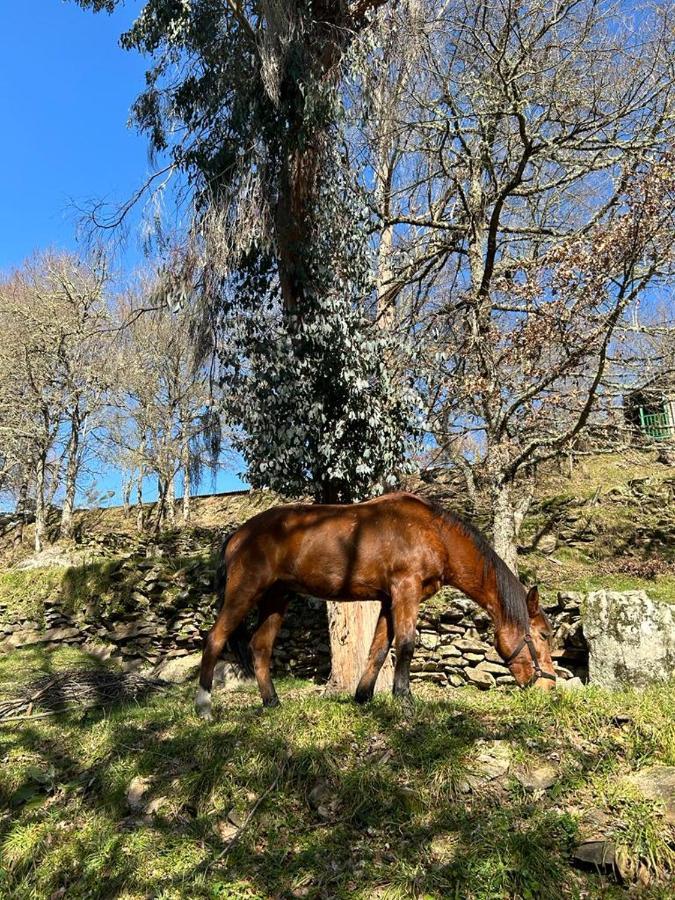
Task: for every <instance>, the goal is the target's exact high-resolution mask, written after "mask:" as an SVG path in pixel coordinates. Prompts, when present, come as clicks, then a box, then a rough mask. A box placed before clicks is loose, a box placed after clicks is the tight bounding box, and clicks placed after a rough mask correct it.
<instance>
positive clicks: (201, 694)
mask: <svg viewBox="0 0 675 900" xmlns="http://www.w3.org/2000/svg"><path fill="white" fill-rule="evenodd" d="M195 709H196V710H197V715H198V716H199V717H200V718H201V719H210V718H211V692H210V691H207V690H206V689H205V688H203V687H201V686H200V688H199V690H198V691H197V696H196V698H195Z"/></svg>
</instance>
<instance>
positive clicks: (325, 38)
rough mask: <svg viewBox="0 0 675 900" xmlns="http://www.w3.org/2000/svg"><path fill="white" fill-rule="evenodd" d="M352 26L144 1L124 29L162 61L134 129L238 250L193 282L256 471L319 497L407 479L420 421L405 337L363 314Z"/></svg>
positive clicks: (292, 490)
mask: <svg viewBox="0 0 675 900" xmlns="http://www.w3.org/2000/svg"><path fill="white" fill-rule="evenodd" d="M82 2H83V5H88V6H92V7H94V8H95V9H101V8H106V9H107V8H110V7H111V6H112V3H107V2H100V0H89V2H86V0H82ZM235 6H236V7H237V10H235V9H233V7H235ZM251 22H253V23H254V24H255V28H256V29H257V40H255V41H254V40H252V31H251V26H250V25H247V23H251ZM358 24H359V26H360V25H361V24H362V23H361V22H359V23H358ZM356 25H357V23H356V22H355V21H353V20H352V19H351V14H350V12H349V10H348V7H347V6H346V5H343V4H320V5H318V4H316V3H314V2H313V0H302V2H300V3H295V4H293V3H288V4H280V5H279V8H278V9H277V11H276V12H274V10H272V11H271V12H270V10H267V11H266V13H265V16H261V14H260V10H259V9H258V7H257V6H256V5H255V4H249V3H242V4H223V3H221V2H219V0H203V2H200V3H182V2H177V0H148V2H146V4H145V6H144V7H143V9H142V11H141V14H140V15H139V17H138V18H137V20H136V22H135V23H134V25H133V27H132V28H131V30H130V31H129V32H128V33H127V34H125V35H124V36H123V38H122V43H123V46H125V47H127V48H133V49H136V50H139V51H141V52H143V53H145V54H148V55H150V56H151V58H152V59H153V60H154V65H153V67H152V68H151V69H150V70H149V72H148V75H147V88H146V90H145V91H144V92H143V93H142V94H141V95H140V97H139V98H138V100H137V101H136V104H135V106H134V119H135V121H136V124H137V125H138V126H139V128H140V129H141V130H142V131H144V132H145V133H146V134H147V135H148V137H149V140H150V143H151V146H152V148H153V149H154V150H155V151H160V152H170V153H171V155H172V156H173V159H174V161H175V162H176V164H177V165H178V166H179V167H180V168H181V169H182V170H183V171H184V172H186V173H187V175H188V177H189V179H190V181H191V184H192V186H193V189H194V193H195V209H196V220H197V231H198V232H199V233H200V234H202V233H203V232H202V229H201V225H202V223H203V222H204V221H208V213H209V211H211V212H212V211H213V210H216V211H217V213H218V215H219V216H220V223H221V227H222V228H224V230H225V232H226V234H225V235H224V238H223V241H224V243H226V244H227V246H228V251H227V256H228V258H227V260H225V261H223V260H221V261H220V262H219V263H216V262H214V258H213V254H212V253H209V252H206V253H205V259H204V261H203V262H202V264H201V272H200V274H199V275H198V276H197V278H196V280H197V281H198V282H199V284H200V288H201V290H202V292H203V294H204V302H205V303H206V305H207V306H208V308H209V310H210V313H209V314H210V315H211V316H215V317H218V316H219V317H220V318H219V321H220V327H221V331H223V332H225V333H226V334H228V336H229V335H233V336H234V340H232V341H231V342H228V346H227V350H226V353H224V354H223V355H222V358H221V362H222V363H223V367H224V369H225V370H227V371H229V373H230V376H231V377H229V378H227V379H226V381H227V382H228V384H227V389H226V394H227V395H228V398H229V399H228V402H227V414H228V418H229V419H230V421H232V422H233V423H234V424H236V425H238V426H239V428H240V434H241V441H240V449H241V450H242V452H243V454H244V456H245V458H246V461H247V463H248V473H247V475H248V478H249V480H250V481H251V483H252V484H254V485H257V486H266V487H272V488H273V489H276V490H278V491H280V492H282V493H285V494H289V495H296V496H297V495H302V494H307V493H311V494H314V496H316V497H317V498H320V499H324V500H337V499H341V500H349V499H353V498H357V497H363V496H367V495H368V494H371V493H377V492H381V491H382V490H384V489H385V487H386V486H388V485H391V484H393V483H395V482H396V480H397V477H398V475H400V474H401V473H402V472H404V471H406V469H407V468H409V461H408V460H409V456H410V454H409V450H410V448H411V443H412V441H413V440H414V438H415V437H416V435H417V433H418V431H419V424H418V421H417V418H416V410H415V405H416V398H415V396H414V394H413V392H412V388H411V385H410V384H408V383H407V382H406V380H405V379H402V378H394V377H393V374H392V364H391V363H392V359H393V357H394V356H395V355H397V356H398V357H399V359H398V369H399V370H400V369H401V368H403V366H404V364H405V352H403V353H402V352H401V351H402V350H404V348H401V347H400V346H396V347H395V346H394V344H393V342H392V341H391V340H390V339H387V338H385V336H384V335H383V334H382V333H381V331H380V329H378V328H377V326H376V325H375V323H374V322H373V321H372V318H371V317H369V316H368V315H367V314H366V307H367V303H368V300H369V298H370V297H371V296H372V283H371V280H370V272H371V268H372V267H371V260H370V259H369V257H368V252H367V251H368V245H369V234H370V232H371V229H370V225H371V223H370V222H369V218H368V212H367V209H366V207H365V203H364V201H363V199H362V198H361V197H360V196H359V193H358V191H357V190H356V186H355V184H353V183H352V179H351V178H350V177H349V176H348V175H347V174H346V173H347V168H348V167H347V166H346V164H345V161H344V160H343V159H341V157H340V155H339V153H338V152H337V149H336V148H337V147H338V146H339V134H338V127H337V125H338V123H339V121H340V120H341V118H342V114H343V110H342V99H341V94H340V67H339V65H338V62H339V60H340V58H341V54H342V53H343V51H344V50H345V49H346V47H347V46H348V45H349V43H350V41H351V40H352V37H353V35H354V33H355V28H356ZM176 64H180V69H178V68H177V66H176ZM177 71H180V73H181V74H180V76H179V77H176V72H177ZM251 197H256V198H257V203H258V206H257V207H256V206H255V205H254V206H253V207H251V202H252V201H251ZM251 219H253V220H254V221H251ZM223 223H224V224H223ZM265 223H266V224H265ZM207 227H208V226H207ZM221 237H223V236H222V235H221ZM223 241H221V243H222V242H223ZM187 268H189V269H190V271H189V273H188V277H189V278H190V282H191V283H192V282H193V281H194V280H195V272H194V260H191V261H190V263H189V265H188V266H187ZM282 283H285V284H286V288H285V291H284V298H283V305H282V304H281V301H280V293H281V284H282ZM291 296H292V301H291Z"/></svg>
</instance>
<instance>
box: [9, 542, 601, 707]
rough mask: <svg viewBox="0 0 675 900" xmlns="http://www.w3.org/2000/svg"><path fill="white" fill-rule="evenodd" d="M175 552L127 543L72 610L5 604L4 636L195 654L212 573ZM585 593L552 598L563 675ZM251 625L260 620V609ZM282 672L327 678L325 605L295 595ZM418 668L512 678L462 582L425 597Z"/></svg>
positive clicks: (570, 669) (581, 662)
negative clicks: (97, 590) (9, 611)
mask: <svg viewBox="0 0 675 900" xmlns="http://www.w3.org/2000/svg"><path fill="white" fill-rule="evenodd" d="M172 559H175V556H173V554H172V555H171V556H168V555H167V556H164V555H163V554H159V553H157V552H153V551H152V549H151V548H150V547H147V548H143V553H142V555H136V554H135V553H131V552H127V553H126V554H125V555H124V556H122V557H118V558H117V565H116V567H115V568H114V570H113V571H112V572H110V571H109V572H108V575H107V577H108V581H109V584H108V585H107V587H106V591H105V596H103V597H101V598H98V597H96V598H94V600H93V601H92V602H91V603H90V605H89V607H88V608H87V609H85V610H82V611H77V612H76V613H75V615H73V616H71V615H69V614H68V612H66V611H65V610H64V607H63V605H62V601H61V598H60V597H59V596H56V597H54V598H50V599H49V600H47V601H46V602H45V605H44V627H42V626H41V625H40V626H39V625H38V623H36V622H33V621H28V620H23V619H22V620H19V621H16V622H8V621H7V618H6V611H5V615H4V616H3V610H0V622H3V624H2V625H0V646H1V645H2V643H3V637H4V643H5V647H6V648H10V647H23V646H29V645H32V644H44V645H47V646H55V645H57V644H60V643H78V644H81V645H82V646H83V648H84V649H85V650H87V651H88V652H90V653H93V654H95V655H97V656H99V657H100V658H102V659H113V660H115V661H117V662H118V663H119V664H120V665H121V666H122V667H123V668H124V669H126V670H128V671H133V670H152V669H153V668H155V667H157V666H158V665H160V664H162V663H165V662H166V661H168V660H172V659H177V658H180V657H186V656H190V657H193V656H196V655H197V654H198V653H199V651H200V650H201V647H202V644H203V640H204V637H205V635H206V633H207V632H208V629H209V628H210V627H211V625H212V624H213V622H214V620H215V617H216V614H217V602H216V600H215V597H214V595H213V592H212V579H213V573H212V572H211V571H210V569H209V566H208V564H207V563H206V561H205V560H203V559H195V560H191V561H188V562H187V563H186V564H185V565H184V566H183V567H182V568H180V569H177V570H176V569H175V568H172V565H175V564H172V562H171V560H172ZM580 601H581V595H579V594H574V593H569V592H568V593H561V594H559V595H558V596H557V597H556V598H555V599H554V600H552V601H550V602H549V603H548V604H547V606H546V611H547V613H548V614H549V616H550V618H551V620H552V623H553V625H554V633H555V640H554V645H555V646H556V649H555V650H554V652H553V657H554V661H555V663H556V665H557V667H558V671H559V674H560V675H561V676H562V677H570V676H571V675H581V676H582V677H584V678H585V677H586V675H587V666H588V650H587V648H586V644H585V641H584V637H583V632H582V628H581V621H580V608H579V607H580ZM249 624H250V627H254V626H255V614H254V615H253V617H252V619H251V622H250V623H249ZM273 668H274V671H275V673H276V674H277V675H292V676H295V677H300V678H313V679H316V680H318V681H322V680H324V679H325V678H326V677H327V676H328V674H329V672H330V647H329V643H328V625H327V619H326V606H325V604H324V603H322V602H320V601H315V600H308V599H303V598H300V597H298V598H295V599H293V600H292V601H291V603H290V606H289V611H288V615H287V618H286V620H285V622H284V627H283V628H282V630H281V632H280V635H279V639H278V641H277V644H276V646H275V651H274V658H273ZM412 678H413V679H414V680H417V681H429V682H432V683H434V684H438V685H441V686H449V687H461V686H462V685H465V684H473V685H475V686H476V687H478V688H480V689H483V690H487V689H489V688H494V687H499V686H501V685H507V684H510V683H512V682H513V679H512V677H511V675H510V673H509V671H508V669H507V668H506V666H504V664H503V663H502V661H501V659H500V658H499V656H498V654H497V653H496V651H495V650H494V647H493V634H492V629H491V623H490V619H489V617H488V616H487V615H486V613H485V612H484V611H483V610H482V609H481V608H480V607H478V606H477V605H476V604H475V603H473V602H471V601H469V600H467V599H466V597H464V596H463V595H462V594H460V593H459V592H457V591H453V590H450V589H446V590H444V591H443V592H442V593H441V594H439V595H437V596H436V597H435V598H433V600H431V601H429V603H427V604H426V605H425V606H423V607H422V610H421V612H420V618H419V625H418V640H417V649H416V652H415V656H414V658H413V662H412Z"/></svg>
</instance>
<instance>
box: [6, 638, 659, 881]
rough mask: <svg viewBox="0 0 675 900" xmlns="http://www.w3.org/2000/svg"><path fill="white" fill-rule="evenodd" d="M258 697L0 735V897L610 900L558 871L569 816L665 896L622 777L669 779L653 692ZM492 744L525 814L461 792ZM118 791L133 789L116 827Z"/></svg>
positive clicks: (289, 684) (650, 821)
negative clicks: (407, 700)
mask: <svg viewBox="0 0 675 900" xmlns="http://www.w3.org/2000/svg"><path fill="white" fill-rule="evenodd" d="M77 657H78V654H77V653H76V652H75V651H66V652H60V653H59V654H58V655H57V654H53V655H50V654H44V653H43V654H39V653H38V652H37V651H27V652H21V653H19V652H17V653H14V654H12V655H11V662H8V661H7V658H5V659H4V660H3V661H2V666H0V672H1V671H3V670H4V671H5V673H6V672H7V671H8V670H9V669H10V668H12V666H13V668H14V671H15V673H16V672H20V673H21V675H22V677H23V678H24V679H25V680H30V679H31V678H33V677H35V676H36V674H37V671H38V670H39V669H40V668H42V669H44V668H45V667H50V670H54V669H55V668H63V667H67V666H72V665H75V664H79V665H87V664H90V661H89V660H88V659H87V658H86V657H85V656H84V655H83V654H80V655H79V659H78V658H77ZM66 664H67V665H66ZM279 693H280V695H281V697H282V700H283V701H284V705H283V706H282V707H281V708H280V709H277V710H271V711H269V710H268V711H263V710H262V709H261V708H260V706H259V701H258V698H257V696H256V695H255V693H254V692H251V691H245V692H237V693H220V694H217V695H216V698H215V701H216V702H215V709H216V718H215V721H214V722H213V723H212V724H209V725H204V724H203V723H201V722H199V721H198V720H197V719H196V718H195V716H194V715H193V711H192V699H193V698H192V689H191V688H189V687H186V688H178V689H174V690H172V691H171V692H168V693H166V694H161V695H152V696H151V697H149V698H147V699H146V700H144V701H143V702H142V703H140V704H129V705H126V706H123V707H118V708H115V709H113V710H110V711H109V712H107V713H103V712H101V711H89V712H86V713H71V714H69V715H67V716H60V717H55V718H47V719H40V720H35V721H33V722H30V721H27V722H22V723H19V724H16V723H14V724H12V725H7V726H4V727H0V759H2V766H1V767H0V808H1V809H2V810H3V812H1V813H0V896H11V897H26V898H28V897H43V896H51V895H52V894H53V893H54V892H55V891H57V890H60V889H61V888H63V889H65V891H66V894H65V896H68V897H69V898H70V897H82V898H84V897H86V898H90V897H110V896H116V897H117V896H120V897H149V896H152V897H166V898H172V897H185V896H189V897H209V898H211V897H231V898H258V897H260V898H268V897H273V896H279V897H287V896H307V897H317V898H318V897H336V898H342V897H344V898H347V897H350V898H352V897H362V898H371V897H392V898H408V897H413V896H419V897H429V898H436V897H438V898H441V897H459V898H465V897H466V898H501V897H504V898H506V897H515V896H518V897H531V898H539V897H544V898H547V897H550V898H554V897H567V896H568V897H577V896H581V894H582V893H584V892H585V896H587V897H601V896H602V897H609V896H622V895H623V889H622V888H621V886H620V885H618V884H616V883H614V882H612V881H611V880H610V881H608V880H607V879H606V878H603V877H601V876H599V875H594V874H593V873H583V872H579V871H577V870H575V869H573V868H571V867H570V864H569V856H570V852H571V848H572V846H573V845H574V842H575V837H576V829H577V821H578V819H579V816H580V815H581V814H582V812H583V810H585V809H588V808H599V809H601V810H602V811H603V812H604V813H605V814H606V815H607V816H608V817H609V819H610V821H611V823H612V828H613V833H614V835H615V839H616V841H617V842H618V844H619V845H620V847H621V852H623V853H624V854H626V857H627V858H628V859H629V860H633V864H634V867H635V871H636V872H637V871H638V869H639V866H640V865H642V866H643V867H645V866H647V867H648V869H649V872H650V873H651V877H652V886H651V887H650V889H649V890H650V891H651V892H652V896H655V897H656V896H659V893H658V892H659V891H661V890H662V889H664V888H663V886H664V885H665V884H666V883H667V882H666V880H665V879H667V877H668V873H669V871H671V870H672V867H673V858H672V846H671V845H670V844H669V840H671V837H670V835H669V832H668V830H667V828H666V826H665V824H664V821H663V817H662V816H661V815H660V812H659V810H658V808H657V807H656V806H655V805H654V804H653V803H652V802H650V801H646V800H645V799H644V798H642V797H641V796H640V795H638V794H636V792H635V790H634V789H632V788H631V787H630V786H629V785H627V784H626V782H625V781H624V778H625V776H626V775H628V774H629V773H630V772H632V771H636V770H638V769H640V768H642V767H644V766H646V765H651V764H654V763H660V764H673V762H675V733H674V732H675V725H674V722H675V690H673V689H672V688H671V689H665V688H662V689H659V690H656V689H655V690H653V691H647V692H645V693H641V694H638V693H634V692H627V693H625V694H615V695H612V694H609V693H607V692H603V691H600V690H597V689H586V690H583V691H580V692H579V693H573V694H567V693H563V694H554V695H539V694H536V693H534V692H509V693H496V692H495V693H485V694H483V693H479V692H477V691H473V690H471V689H462V690H458V691H441V690H437V689H432V688H425V689H422V690H420V691H419V694H420V696H419V698H418V701H417V704H416V706H415V709H414V711H413V713H412V714H408V715H406V714H405V713H404V711H403V710H402V709H401V708H400V707H399V706H398V705H397V704H396V703H395V702H394V701H393V700H392V699H391V698H389V697H377V698H376V700H375V702H374V703H373V704H371V705H370V706H368V707H366V708H360V707H357V706H356V705H354V704H353V702H352V701H351V700H350V699H349V698H347V697H344V698H343V697H338V698H334V699H327V698H324V697H322V696H320V695H318V693H317V691H316V688H315V687H314V686H311V685H306V684H303V683H301V682H296V681H285V682H280V684H279ZM493 741H500V742H506V743H507V744H508V746H509V748H510V752H511V759H512V762H513V764H519V765H523V764H527V763H529V764H537V763H540V762H541V761H549V762H552V763H553V764H554V766H555V768H556V771H557V781H556V783H555V784H554V785H553V786H552V787H551V788H550V789H549V790H548V791H546V792H545V793H543V794H541V796H539V795H534V794H532V793H529V792H527V791H525V790H524V789H523V788H522V787H521V786H520V784H518V782H517V781H516V780H515V779H514V778H513V777H511V776H510V775H509V776H507V777H506V778H505V779H504V780H503V781H501V782H499V783H496V784H490V783H487V784H485V785H484V786H483V787H476V788H475V789H474V790H472V791H470V792H466V791H465V790H464V789H463V788H462V785H463V784H464V783H465V781H466V777H467V774H470V773H471V772H472V770H473V768H474V767H475V760H476V756H477V754H478V752H479V751H480V749H481V748H483V749H484V748H485V747H486V746H488V747H489V746H490V745H491V742H493ZM137 777H141V778H143V779H146V780H147V790H146V794H145V795H144V798H143V805H144V808H143V809H140V810H139V811H137V812H133V811H132V810H131V809H130V808H129V805H128V802H127V791H128V789H129V786H130V784H131V782H132V780H133V779H135V778H137ZM317 792H318V799H317V796H316V795H317ZM261 797H262V798H263V799H262V801H261V802H260V805H259V806H258V807H257V808H256V809H255V813H253V814H252V819H251V822H250V823H249V825H248V827H246V828H245V829H244V830H243V831H242V832H241V835H240V836H239V840H238V841H237V843H236V844H235V846H234V847H233V848H232V849H231V850H230V852H227V853H225V854H223V850H224V844H223V839H222V837H221V836H220V834H219V831H218V827H219V824H222V823H225V825H226V826H227V823H228V822H229V821H230V818H231V817H234V820H235V822H239V823H241V822H242V821H245V820H246V817H247V816H248V815H249V814H250V811H251V810H252V808H253V806H254V805H255V804H256V803H257V801H258V799H259V798H261ZM148 804H151V807H150V808H151V809H154V812H150V813H148V812H147V808H148ZM229 827H230V828H231V825H230V826H229ZM663 896H664V897H665V896H666V894H663Z"/></svg>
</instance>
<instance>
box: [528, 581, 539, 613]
mask: <svg viewBox="0 0 675 900" xmlns="http://www.w3.org/2000/svg"><path fill="white" fill-rule="evenodd" d="M525 602H526V603H527V613H528V615H529V617H530V618H531V619H534V617H535V616H536V615H537V613H538V612H539V588H538V587H537V585H536V584H533V585H532V587H531V588H530V589H529V591H528V592H527V598H526V600H525Z"/></svg>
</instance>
